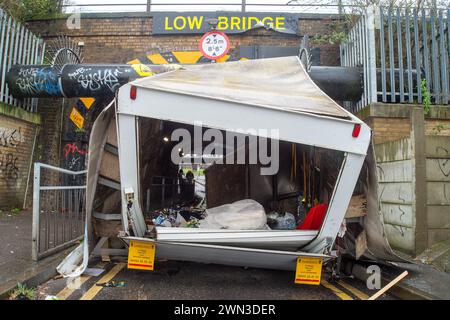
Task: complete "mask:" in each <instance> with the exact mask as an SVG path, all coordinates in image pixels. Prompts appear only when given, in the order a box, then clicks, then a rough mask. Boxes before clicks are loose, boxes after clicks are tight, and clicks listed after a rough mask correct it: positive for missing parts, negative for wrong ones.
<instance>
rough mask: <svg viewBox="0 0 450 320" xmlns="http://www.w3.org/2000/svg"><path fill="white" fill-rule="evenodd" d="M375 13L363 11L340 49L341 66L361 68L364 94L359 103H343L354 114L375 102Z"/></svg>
mask: <svg viewBox="0 0 450 320" xmlns="http://www.w3.org/2000/svg"><path fill="white" fill-rule="evenodd" d="M374 25H375V11H374V8H373V7H369V8H367V9H365V10H364V11H363V13H362V14H361V17H360V18H359V20H358V22H357V23H356V24H355V25H354V27H353V28H352V29H351V30H350V32H349V33H348V38H347V41H346V42H345V43H343V44H342V45H341V47H340V54H341V57H340V58H341V65H342V66H346V67H359V66H362V67H363V71H364V76H363V81H364V92H363V94H362V97H361V100H360V101H359V102H357V103H356V104H355V103H351V102H344V107H346V108H347V109H348V110H350V111H352V112H355V111H357V110H360V109H362V108H363V107H364V106H367V105H369V104H370V103H372V102H376V101H377V87H376V78H377V70H376V49H375V45H374V44H375V30H374V28H373V26H374Z"/></svg>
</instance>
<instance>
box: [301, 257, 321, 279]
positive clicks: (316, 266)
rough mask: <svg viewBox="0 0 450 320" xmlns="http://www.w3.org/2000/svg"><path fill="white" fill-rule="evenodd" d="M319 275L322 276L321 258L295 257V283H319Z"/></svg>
mask: <svg viewBox="0 0 450 320" xmlns="http://www.w3.org/2000/svg"><path fill="white" fill-rule="evenodd" d="M321 276H322V259H321V258H306V257H301V258H298V259H297V270H296V272H295V283H297V284H312V285H319V284H320V278H321Z"/></svg>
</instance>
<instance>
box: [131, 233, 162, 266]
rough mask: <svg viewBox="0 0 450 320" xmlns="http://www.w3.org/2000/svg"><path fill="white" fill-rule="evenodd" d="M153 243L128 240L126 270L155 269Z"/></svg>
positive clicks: (154, 248)
mask: <svg viewBox="0 0 450 320" xmlns="http://www.w3.org/2000/svg"><path fill="white" fill-rule="evenodd" d="M155 252H156V247H155V244H154V243H150V242H143V241H133V240H130V246H129V248H128V269H137V270H149V271H153V270H154V268H155Z"/></svg>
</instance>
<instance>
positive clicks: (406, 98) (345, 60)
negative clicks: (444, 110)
mask: <svg viewBox="0 0 450 320" xmlns="http://www.w3.org/2000/svg"><path fill="white" fill-rule="evenodd" d="M340 51H341V65H343V66H362V67H363V68H364V88H365V89H364V94H363V96H362V97H361V101H359V102H358V103H356V104H355V103H350V102H345V103H344V107H346V108H347V109H348V110H350V111H352V112H358V111H359V110H361V109H362V108H363V107H365V106H367V105H369V104H370V103H373V102H384V103H423V91H424V92H426V93H427V94H428V95H429V97H430V103H431V104H441V105H448V104H449V101H450V81H449V80H450V68H449V65H450V9H435V10H431V9H427V10H425V9H424V10H421V11H420V12H418V11H417V9H411V8H409V9H407V8H385V7H380V8H377V9H374V8H373V7H371V8H368V9H367V10H366V11H365V12H363V14H362V15H361V17H360V19H359V21H358V22H357V23H356V24H355V25H354V27H353V28H352V29H351V30H350V32H349V33H348V37H347V41H345V42H344V43H343V44H341V47H340ZM422 87H425V88H422Z"/></svg>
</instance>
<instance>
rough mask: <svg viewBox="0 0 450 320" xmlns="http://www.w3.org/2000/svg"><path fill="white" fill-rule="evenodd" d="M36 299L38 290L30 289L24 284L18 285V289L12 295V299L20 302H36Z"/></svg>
mask: <svg viewBox="0 0 450 320" xmlns="http://www.w3.org/2000/svg"><path fill="white" fill-rule="evenodd" d="M35 297H36V290H35V289H33V288H28V287H27V286H26V285H24V284H22V283H18V284H17V288H16V289H15V290H14V291H13V293H12V294H11V297H10V298H11V299H20V300H34V298H35Z"/></svg>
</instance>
